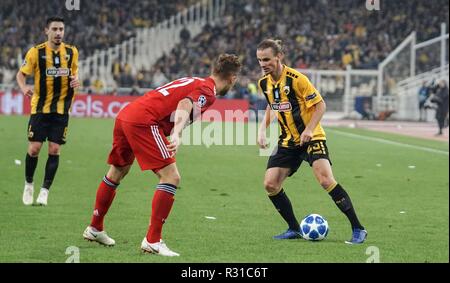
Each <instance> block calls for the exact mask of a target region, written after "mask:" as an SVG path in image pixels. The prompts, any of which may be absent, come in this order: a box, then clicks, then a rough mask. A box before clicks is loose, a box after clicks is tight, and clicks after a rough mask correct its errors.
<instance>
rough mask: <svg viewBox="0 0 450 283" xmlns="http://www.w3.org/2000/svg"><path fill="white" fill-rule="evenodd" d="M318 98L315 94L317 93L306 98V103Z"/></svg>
mask: <svg viewBox="0 0 450 283" xmlns="http://www.w3.org/2000/svg"><path fill="white" fill-rule="evenodd" d="M316 96H317V94H315V93H313V94H310V95H308V96H307V97H306V101H309V100H313V99H314V98H316Z"/></svg>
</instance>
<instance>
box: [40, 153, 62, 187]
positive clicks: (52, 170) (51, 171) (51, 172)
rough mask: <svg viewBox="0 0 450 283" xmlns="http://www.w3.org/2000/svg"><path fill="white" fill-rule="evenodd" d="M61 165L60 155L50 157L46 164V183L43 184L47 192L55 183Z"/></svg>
mask: <svg viewBox="0 0 450 283" xmlns="http://www.w3.org/2000/svg"><path fill="white" fill-rule="evenodd" d="M58 165H59V155H51V154H49V155H48V159H47V164H45V176H44V183H43V184H42V187H43V188H46V189H47V190H49V189H50V186H51V185H52V183H53V179H55V175H56V171H57V170H58Z"/></svg>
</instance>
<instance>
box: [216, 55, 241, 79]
mask: <svg viewBox="0 0 450 283" xmlns="http://www.w3.org/2000/svg"><path fill="white" fill-rule="evenodd" d="M241 67H242V64H241V62H240V61H239V57H238V56H236V55H234V54H226V53H225V54H221V55H219V57H218V58H217V59H216V61H215V62H214V66H213V74H214V75H218V76H220V77H221V78H223V79H226V78H228V77H229V76H230V75H237V74H238V73H239V72H240V71H241Z"/></svg>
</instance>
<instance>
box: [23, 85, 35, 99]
mask: <svg viewBox="0 0 450 283" xmlns="http://www.w3.org/2000/svg"><path fill="white" fill-rule="evenodd" d="M22 92H23V95H26V96H28V97H32V96H33V89H32V88H31V87H29V86H26V87H25V88H24V89H22Z"/></svg>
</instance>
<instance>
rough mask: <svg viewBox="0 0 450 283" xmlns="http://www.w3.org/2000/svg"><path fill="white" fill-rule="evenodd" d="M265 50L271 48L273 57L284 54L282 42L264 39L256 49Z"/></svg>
mask: <svg viewBox="0 0 450 283" xmlns="http://www.w3.org/2000/svg"><path fill="white" fill-rule="evenodd" d="M267 48H271V49H272V51H273V54H275V55H278V54H284V48H283V42H282V41H281V40H274V39H265V40H263V41H261V42H260V43H259V44H258V47H257V49H258V50H263V49H267Z"/></svg>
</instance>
